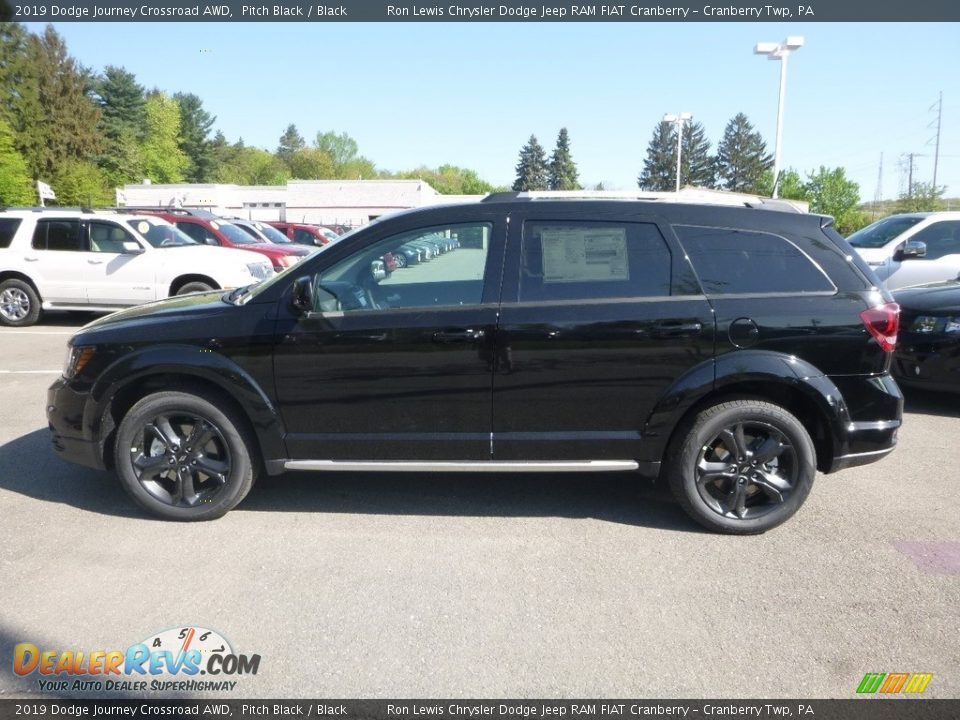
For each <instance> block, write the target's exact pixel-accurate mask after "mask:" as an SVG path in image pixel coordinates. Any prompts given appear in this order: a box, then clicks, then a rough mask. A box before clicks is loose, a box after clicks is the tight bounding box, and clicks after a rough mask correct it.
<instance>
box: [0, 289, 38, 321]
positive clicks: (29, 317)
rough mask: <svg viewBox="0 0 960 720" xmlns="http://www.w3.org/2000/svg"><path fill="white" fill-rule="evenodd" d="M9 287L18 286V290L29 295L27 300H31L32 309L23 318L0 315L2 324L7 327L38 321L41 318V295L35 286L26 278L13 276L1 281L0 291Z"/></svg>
mask: <svg viewBox="0 0 960 720" xmlns="http://www.w3.org/2000/svg"><path fill="white" fill-rule="evenodd" d="M7 288H16V289H17V290H21V291H23V293H24V294H25V295H26V296H27V300H28V301H29V302H30V309H29V312H27V314H26V316H24V318H23V319H22V320H10V319H9V318H6V317H4V316H2V315H0V325H6V326H7V327H27V326H28V325H33V324H34V323H36V322H37V321H38V320H39V319H40V315H41V313H42V308H41V307H40V296H39V295H38V294H37V291H36V290H34V288H33V286H32V285H31V284H30V283H28V282H25V281H24V280H20V279H18V278H11V279H9V280H4V281H3V282H2V283H0V293H2V292H3V291H4V290H6V289H7Z"/></svg>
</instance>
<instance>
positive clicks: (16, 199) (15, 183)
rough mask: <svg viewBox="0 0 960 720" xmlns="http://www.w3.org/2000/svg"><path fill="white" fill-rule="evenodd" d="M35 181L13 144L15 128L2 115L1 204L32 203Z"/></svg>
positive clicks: (0, 127) (0, 144)
mask: <svg viewBox="0 0 960 720" xmlns="http://www.w3.org/2000/svg"><path fill="white" fill-rule="evenodd" d="M33 202H34V194H33V182H32V181H31V179H30V172H29V171H28V170H27V163H26V162H24V159H23V157H22V156H21V155H20V153H19V152H17V149H16V148H15V147H14V145H13V130H11V128H10V125H9V123H7V121H6V120H4V119H3V118H2V117H0V205H31V204H33Z"/></svg>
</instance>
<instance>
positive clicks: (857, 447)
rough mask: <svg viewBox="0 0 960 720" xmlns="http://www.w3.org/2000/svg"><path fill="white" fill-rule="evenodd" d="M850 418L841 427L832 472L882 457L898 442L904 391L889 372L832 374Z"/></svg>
mask: <svg viewBox="0 0 960 720" xmlns="http://www.w3.org/2000/svg"><path fill="white" fill-rule="evenodd" d="M831 380H833V382H834V383H835V385H836V387H837V389H838V390H839V391H840V392H841V394H842V396H843V399H844V402H845V404H846V406H847V410H848V413H849V419H845V421H844V422H843V424H842V426H841V427H840V428H838V431H839V432H838V433H837V436H838V437H837V441H838V442H836V443H835V447H834V454H833V458H832V459H831V461H830V463H829V465H828V466H827V467H826V468H824V469H823V471H824V472H827V473H831V472H836V471H838V470H843V469H845V468H849V467H856V466H858V465H867V464H869V463H872V462H876V461H877V460H882V459H883V458H885V457H886V456H887V455H889V454H890V453H891V452H893V450H894V448H895V447H896V445H897V433H898V431H899V429H900V425H901V424H902V418H903V393H901V392H900V388H899V387H898V386H897V383H896V381H894V379H893V377H892V376H890V375H876V376H867V377H864V376H854V377H850V376H843V377H832V378H831Z"/></svg>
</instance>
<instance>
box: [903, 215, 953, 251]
mask: <svg viewBox="0 0 960 720" xmlns="http://www.w3.org/2000/svg"><path fill="white" fill-rule="evenodd" d="M910 239H911V240H919V241H920V242H922V243H925V244H926V246H927V254H926V255H924V256H923V257H922V258H919V259H921V260H936V259H937V258H941V257H943V256H944V255H956V254H958V253H960V222H957V221H949V220H948V221H944V222H938V223H934V224H933V225H931V226H929V227H925V228H924V229H923V230H920V231H919V232H918V233H917V234H916V235H914V236H913V237H912V238H910Z"/></svg>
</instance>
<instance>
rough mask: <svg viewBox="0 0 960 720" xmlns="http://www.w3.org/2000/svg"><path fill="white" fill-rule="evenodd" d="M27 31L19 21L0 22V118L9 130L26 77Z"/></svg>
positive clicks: (20, 98) (16, 111) (11, 126)
mask: <svg viewBox="0 0 960 720" xmlns="http://www.w3.org/2000/svg"><path fill="white" fill-rule="evenodd" d="M28 76H31V74H30V73H29V72H28V66H27V31H26V30H24V28H23V26H22V25H20V24H19V23H10V22H0V119H5V120H6V121H7V122H8V123H9V124H10V128H11V130H15V127H16V115H17V113H18V108H19V106H20V104H21V101H22V93H23V89H24V87H25V86H26V81H27V77H28Z"/></svg>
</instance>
